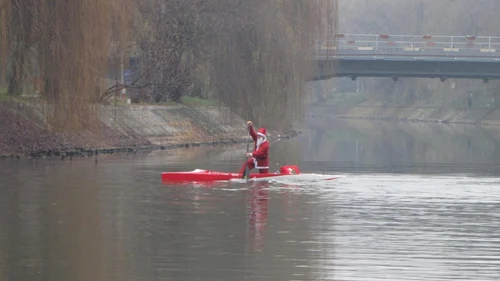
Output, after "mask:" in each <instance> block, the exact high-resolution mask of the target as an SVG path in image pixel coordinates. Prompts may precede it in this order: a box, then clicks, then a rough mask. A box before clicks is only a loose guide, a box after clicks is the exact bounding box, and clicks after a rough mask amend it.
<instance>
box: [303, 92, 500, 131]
mask: <svg viewBox="0 0 500 281" xmlns="http://www.w3.org/2000/svg"><path fill="white" fill-rule="evenodd" d="M325 116H328V117H335V118H339V119H347V120H383V121H402V122H419V123H445V124H472V125H481V126H495V127H497V126H500V106H499V104H498V103H497V104H495V100H494V98H491V99H487V100H485V99H481V100H478V99H476V100H474V99H473V100H472V101H471V106H470V107H469V106H468V104H467V97H466V96H453V97H449V98H448V99H442V98H441V99H438V98H433V97H431V98H429V99H425V100H416V101H405V102H400V101H398V100H397V99H393V100H389V99H384V98H381V97H380V96H379V95H371V94H369V93H337V94H332V95H330V96H328V97H327V99H326V100H325V101H323V102H321V103H313V104H311V110H310V114H309V115H308V117H310V118H315V119H321V118H324V117H325Z"/></svg>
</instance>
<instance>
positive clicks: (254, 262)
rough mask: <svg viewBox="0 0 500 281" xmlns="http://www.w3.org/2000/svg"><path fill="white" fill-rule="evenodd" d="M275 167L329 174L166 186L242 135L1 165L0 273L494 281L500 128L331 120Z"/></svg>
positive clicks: (295, 142)
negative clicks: (177, 146) (212, 143)
mask: <svg viewBox="0 0 500 281" xmlns="http://www.w3.org/2000/svg"><path fill="white" fill-rule="evenodd" d="M307 127H308V129H307V130H302V134H301V135H300V136H299V137H297V138H294V139H290V140H280V141H277V142H275V143H272V145H271V155H270V158H271V164H272V167H271V170H272V171H274V170H276V169H278V167H279V166H280V165H285V164H297V165H299V167H300V169H301V172H306V173H307V172H320V173H328V174H342V175H346V176H347V177H345V178H342V179H339V180H337V181H334V182H324V183H305V182H301V183H296V182H292V181H288V182H279V181H278V182H260V183H256V182H249V183H245V182H231V183H216V184H212V185H199V184H197V185H193V184H188V185H164V184H162V183H161V177H160V174H161V172H163V171H182V170H191V169H195V168H202V169H211V170H220V171H237V170H238V169H239V167H240V165H241V163H242V161H243V157H244V153H245V150H246V145H237V146H228V147H222V146H221V147H214V148H190V149H182V150H172V151H157V152H151V153H137V154H122V155H99V156H98V157H97V158H94V157H91V158H74V159H72V160H71V161H69V160H68V159H66V160H61V159H57V158H52V159H35V160H2V161H0V178H1V181H0V280H17V281H25V280H26V281H27V280H44V281H45V280H47V281H49V280H50V281H66V280H82V281H83V280H123V281H124V280H177V281H179V280H180V281H187V280H214V281H215V280H217V281H219V280H339V281H346V280H359V281H361V280H363V281H366V280H394V281H402V280H434V281H436V280H499V279H500V243H499V242H500V235H498V233H497V232H498V229H499V226H500V223H499V215H498V214H499V213H500V179H499V178H498V175H499V167H500V151H499V149H498V147H499V140H500V132H496V131H494V130H492V129H488V130H486V129H483V128H479V127H474V126H447V125H442V124H435V125H433V124H410V123H407V124H406V123H388V122H380V123H376V122H361V121H357V122H346V121H338V120H337V121H335V120H324V121H323V122H314V124H308V126H307Z"/></svg>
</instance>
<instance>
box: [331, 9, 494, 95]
mask: <svg viewBox="0 0 500 281" xmlns="http://www.w3.org/2000/svg"><path fill="white" fill-rule="evenodd" d="M339 5H340V7H339V11H340V13H341V18H340V24H339V29H340V30H341V31H342V32H343V33H375V34H377V33H382V34H401V35H413V34H417V35H423V34H431V35H434V36H436V35H457V36H466V35H473V36H490V35H491V36H498V35H500V34H499V29H498V28H499V26H500V18H499V17H498V16H497V15H498V13H499V12H500V1H497V0H483V1H470V0H440V1H433V0H408V1H393V0H350V1H341V2H340V4H339ZM363 81H364V82H365V85H366V86H367V90H368V91H371V92H374V91H378V92H383V93H384V94H386V95H387V96H388V97H392V96H396V95H398V96H401V94H404V95H405V96H406V97H407V98H408V100H409V101H412V100H416V99H425V98H429V97H430V96H432V94H433V93H439V94H442V95H444V96H445V97H446V96H448V94H449V93H450V92H453V93H456V92H457V91H463V93H462V94H464V95H465V94H466V91H467V89H469V88H485V89H486V88H489V89H490V91H491V88H492V87H493V88H497V91H498V90H500V85H499V84H498V82H497V81H490V82H489V83H488V84H483V82H482V81H481V80H460V83H455V82H454V81H447V82H445V83H442V82H440V81H439V80H438V79H433V80H431V79H418V78H411V79H410V78H408V79H400V80H398V82H397V83H393V82H392V80H390V78H364V79H363ZM451 83H455V84H457V86H456V87H451Z"/></svg>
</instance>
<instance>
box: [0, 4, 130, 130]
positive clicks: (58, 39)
mask: <svg viewBox="0 0 500 281" xmlns="http://www.w3.org/2000/svg"><path fill="white" fill-rule="evenodd" d="M132 3H133V2H132V1H128V0H107V1H101V0H72V1H61V0H23V1H16V0H0V66H1V69H2V72H3V73H2V74H4V77H6V79H5V80H6V84H8V94H9V95H11V96H17V95H20V94H21V93H22V92H23V88H25V87H26V85H29V84H30V82H33V81H32V80H33V77H37V78H38V86H39V87H40V92H41V95H42V96H43V97H44V98H45V100H46V101H47V104H48V107H47V109H48V113H47V118H48V122H49V124H50V125H51V127H52V128H54V129H57V130H63V131H72V130H81V129H83V128H86V127H87V126H88V125H89V124H91V123H95V122H93V121H95V120H93V117H95V116H96V115H95V114H94V112H92V111H93V110H92V108H93V107H92V106H91V104H92V103H93V102H94V101H95V100H96V97H97V95H98V93H96V86H97V84H99V83H102V82H99V81H102V80H101V79H99V78H100V77H105V76H106V72H107V68H108V60H109V57H110V50H113V48H112V47H113V46H116V45H119V44H120V43H121V42H123V40H125V38H126V35H127V32H128V31H129V28H128V26H129V23H130V21H129V20H130V16H129V14H130V13H131V12H132V10H133V8H132V7H133V6H132Z"/></svg>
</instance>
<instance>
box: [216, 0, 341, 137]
mask: <svg viewBox="0 0 500 281" xmlns="http://www.w3.org/2000/svg"><path fill="white" fill-rule="evenodd" d="M237 8H240V9H241V13H229V14H228V15H226V16H225V17H224V18H225V19H230V18H231V15H236V16H237V15H240V14H242V13H247V14H249V15H251V17H250V18H249V19H248V20H247V19H243V21H242V22H241V24H240V25H239V26H236V27H234V26H232V27H229V28H221V29H219V30H221V31H223V32H224V33H227V34H229V35H226V36H224V34H218V36H215V38H217V39H216V43H217V44H219V45H218V47H217V48H214V50H215V51H214V52H213V53H212V56H211V58H210V60H211V67H212V68H211V69H212V71H210V74H211V78H210V81H211V83H212V85H213V86H214V88H215V91H217V93H218V97H219V98H220V100H221V101H223V102H224V103H225V104H228V105H229V106H230V107H231V108H233V109H234V110H236V112H238V113H239V114H240V115H241V116H243V117H245V118H252V119H254V120H255V121H256V122H258V123H259V124H262V125H263V126H269V127H276V128H280V127H284V126H288V125H289V124H290V122H292V121H294V120H297V119H298V118H299V117H301V116H302V112H303V111H302V110H303V101H304V98H305V97H306V89H305V83H306V81H307V79H308V78H310V77H312V72H311V71H312V56H313V52H314V49H315V44H316V40H326V39H332V38H333V35H334V33H335V31H334V30H335V28H336V21H335V18H336V17H335V14H336V12H337V10H336V9H337V5H336V1H300V0H289V1H281V0H273V1H265V0H261V1H259V0H257V1H252V5H251V6H240V7H237ZM233 21H236V20H234V19H233ZM236 22H238V21H236Z"/></svg>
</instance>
